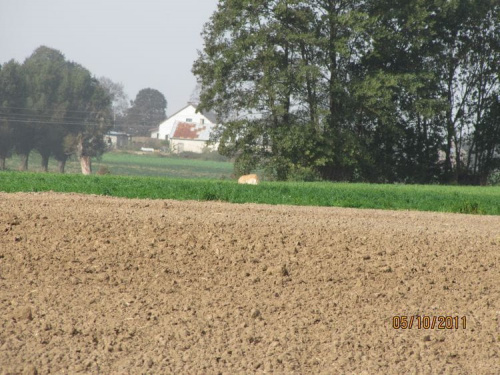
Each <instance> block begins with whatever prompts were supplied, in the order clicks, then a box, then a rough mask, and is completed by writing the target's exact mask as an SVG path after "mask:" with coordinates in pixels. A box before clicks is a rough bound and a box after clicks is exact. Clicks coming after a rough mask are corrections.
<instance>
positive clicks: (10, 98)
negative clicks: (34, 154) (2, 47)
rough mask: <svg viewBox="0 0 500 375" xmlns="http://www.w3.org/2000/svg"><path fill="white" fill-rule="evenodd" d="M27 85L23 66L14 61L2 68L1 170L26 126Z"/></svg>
mask: <svg viewBox="0 0 500 375" xmlns="http://www.w3.org/2000/svg"><path fill="white" fill-rule="evenodd" d="M24 105H25V85H24V79H23V76H22V71H21V66H20V65H19V63H17V62H16V61H14V60H11V61H9V62H7V63H6V64H4V65H3V66H2V67H1V68H0V170H3V169H5V159H6V158H7V157H9V156H10V154H11V152H12V151H13V149H14V146H15V144H16V137H21V136H22V133H20V132H19V128H20V127H21V125H24V116H23V111H24Z"/></svg>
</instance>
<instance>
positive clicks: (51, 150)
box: [0, 46, 167, 174]
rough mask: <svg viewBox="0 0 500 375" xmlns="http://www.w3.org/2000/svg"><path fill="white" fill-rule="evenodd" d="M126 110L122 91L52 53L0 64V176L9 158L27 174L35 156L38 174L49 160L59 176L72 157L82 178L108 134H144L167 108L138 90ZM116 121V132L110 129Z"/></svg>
mask: <svg viewBox="0 0 500 375" xmlns="http://www.w3.org/2000/svg"><path fill="white" fill-rule="evenodd" d="M130 104H131V106H129V104H128V99H127V97H126V95H125V94H124V91H123V85H121V84H115V83H113V82H112V81H111V80H109V79H107V78H101V79H97V78H95V77H94V76H93V75H92V74H91V73H90V72H89V71H88V70H87V69H85V68H84V67H82V66H81V65H79V64H77V63H75V62H72V61H68V60H66V58H65V57H64V55H63V54H62V53H61V52H60V51H57V50H55V49H52V48H48V47H45V46H41V47H39V48H37V49H36V50H35V51H34V52H33V54H32V55H31V56H30V57H28V58H27V59H26V60H25V61H24V63H23V64H20V63H18V62H16V61H15V60H11V61H9V62H7V63H5V64H4V65H3V66H0V170H1V169H5V160H6V158H8V157H10V156H11V155H12V153H16V154H18V155H19V156H20V159H21V165H20V168H19V169H20V170H27V169H28V160H29V155H30V153H31V152H32V151H33V150H36V151H38V152H39V153H40V155H41V160H42V161H41V163H42V165H41V166H42V170H44V171H47V170H48V163H49V158H50V157H53V158H55V159H56V160H57V161H58V162H59V171H60V172H62V173H63V172H64V169H65V165H66V161H67V160H68V158H70V157H71V156H72V155H75V156H76V157H78V159H79V160H80V164H81V168H82V173H84V174H90V173H91V159H92V158H93V157H97V156H100V155H102V154H103V153H104V152H105V151H106V148H107V144H106V142H105V139H104V135H105V134H106V133H107V132H108V131H110V130H111V129H113V128H114V129H115V130H130V131H131V132H132V133H133V134H134V135H138V134H147V129H148V128H150V127H152V126H156V125H158V123H159V122H160V121H161V120H163V119H164V118H165V110H166V104H167V103H166V100H165V98H164V97H163V94H161V93H160V92H158V91H157V90H153V89H144V90H141V91H140V92H139V94H138V95H137V98H136V101H133V102H131V103H130ZM117 118H118V121H119V124H120V125H121V127H120V125H119V126H115V125H116V120H117ZM141 132H142V133H141Z"/></svg>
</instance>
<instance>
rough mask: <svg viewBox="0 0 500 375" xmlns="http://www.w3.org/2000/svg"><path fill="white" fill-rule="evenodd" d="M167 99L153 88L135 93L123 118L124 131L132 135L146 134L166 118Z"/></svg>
mask: <svg viewBox="0 0 500 375" xmlns="http://www.w3.org/2000/svg"><path fill="white" fill-rule="evenodd" d="M166 110H167V100H166V99H165V96H163V94H162V93H161V92H160V91H158V90H155V89H152V88H146V89H142V90H141V91H139V92H138V93H137V96H136V97H135V100H134V101H132V103H131V107H130V108H129V109H128V111H127V114H126V116H125V118H124V119H123V122H124V124H125V125H124V127H125V129H124V130H125V131H126V132H127V133H130V134H132V135H140V136H148V137H149V135H150V133H149V130H150V129H151V128H153V127H156V126H158V125H159V124H160V123H161V122H162V121H163V120H165V119H166V118H167V116H166Z"/></svg>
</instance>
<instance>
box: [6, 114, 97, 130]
mask: <svg viewBox="0 0 500 375" xmlns="http://www.w3.org/2000/svg"><path fill="white" fill-rule="evenodd" d="M2 120H7V121H9V122H18V123H25V124H27V125H29V124H37V125H64V126H95V127H98V126H101V124H99V123H97V122H57V121H32V120H19V119H9V118H7V117H1V116H0V121H2Z"/></svg>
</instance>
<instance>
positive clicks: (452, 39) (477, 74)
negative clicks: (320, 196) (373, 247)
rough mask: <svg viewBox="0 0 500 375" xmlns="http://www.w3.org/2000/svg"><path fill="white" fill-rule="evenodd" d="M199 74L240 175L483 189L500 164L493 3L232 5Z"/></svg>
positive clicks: (362, 0) (316, 0)
mask: <svg viewBox="0 0 500 375" xmlns="http://www.w3.org/2000/svg"><path fill="white" fill-rule="evenodd" d="M203 37H204V42H205V46H204V49H203V51H202V52H201V53H200V54H199V56H198V59H197V60H196V61H195V63H194V65H193V73H194V74H195V75H196V76H197V78H198V80H199V82H200V83H201V87H202V88H201V95H200V105H199V107H198V109H199V110H206V111H209V110H212V111H214V112H215V113H216V114H217V116H218V118H219V123H220V127H219V128H218V129H217V131H216V132H214V133H213V141H217V142H219V143H220V147H219V151H220V152H221V153H222V154H224V155H228V156H235V157H236V165H235V168H236V170H237V172H238V173H248V172H249V171H250V170H252V169H256V168H264V169H265V170H266V171H267V173H268V174H269V175H270V176H272V177H274V178H276V179H289V178H300V179H304V178H305V179H308V178H318V177H320V178H324V179H329V180H347V181H371V182H409V183H429V182H439V181H441V182H474V183H484V182H485V180H486V178H487V176H488V175H489V174H491V173H492V172H493V171H495V170H496V169H497V168H498V167H499V158H500V137H499V135H498V132H497V131H496V129H497V128H498V126H499V125H498V117H495V116H496V114H497V111H496V106H497V103H498V101H499V95H500V89H499V75H500V4H499V3H498V2H497V1H494V0H452V1H450V0H418V1H417V0H411V1H379V0H368V1H367V0H342V1H341V0H313V1H307V2H305V1H300V0H272V1H263V0H253V1H250V0H221V1H219V4H218V8H217V11H216V12H215V13H214V15H213V16H212V18H211V20H210V21H209V22H208V23H207V24H206V26H205V29H204V32H203Z"/></svg>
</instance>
